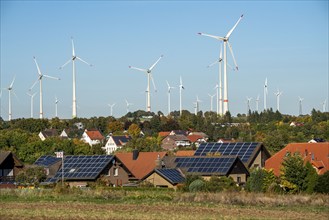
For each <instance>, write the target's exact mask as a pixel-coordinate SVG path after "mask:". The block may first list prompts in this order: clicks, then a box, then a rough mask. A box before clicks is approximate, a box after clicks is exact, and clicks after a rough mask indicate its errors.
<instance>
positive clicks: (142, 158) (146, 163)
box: [115, 150, 167, 182]
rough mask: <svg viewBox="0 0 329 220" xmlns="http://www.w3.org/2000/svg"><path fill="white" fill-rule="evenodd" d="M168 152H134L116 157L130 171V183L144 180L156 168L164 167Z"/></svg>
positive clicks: (118, 154) (119, 154)
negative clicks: (163, 161)
mask: <svg viewBox="0 0 329 220" xmlns="http://www.w3.org/2000/svg"><path fill="white" fill-rule="evenodd" d="M166 155H167V153H166V152H138V150H134V151H133V152H129V153H117V154H116V155H115V156H116V157H117V158H118V160H120V161H121V162H122V163H123V165H124V166H125V167H127V169H128V171H129V181H130V182H136V181H140V180H142V179H143V178H144V177H145V176H146V175H148V174H150V173H151V171H153V170H154V169H156V168H160V167H163V163H162V160H163V158H164V157H165V156H166Z"/></svg>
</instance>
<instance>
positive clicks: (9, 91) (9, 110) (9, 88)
mask: <svg viewBox="0 0 329 220" xmlns="http://www.w3.org/2000/svg"><path fill="white" fill-rule="evenodd" d="M15 78H16V77H14V79H13V81H12V82H11V83H10V85H9V86H8V88H6V89H7V90H8V95H9V96H8V100H9V105H8V113H9V114H8V115H9V116H8V120H9V121H11V118H12V112H11V92H13V93H14V91H13V85H14V82H15ZM14 95H15V93H14Z"/></svg>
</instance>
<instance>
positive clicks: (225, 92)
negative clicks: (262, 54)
mask: <svg viewBox="0 0 329 220" xmlns="http://www.w3.org/2000/svg"><path fill="white" fill-rule="evenodd" d="M242 17H243V15H241V16H240V18H239V20H238V21H237V22H236V23H235V25H234V26H233V28H232V29H231V30H230V31H229V32H228V33H227V34H226V36H225V37H220V36H215V35H210V34H205V33H199V34H200V35H203V36H207V37H211V38H215V39H216V40H220V41H223V44H224V45H223V47H224V57H223V61H224V100H223V102H224V109H223V113H224V114H225V113H226V112H227V111H229V106H228V88H227V86H228V84H227V71H226V69H227V58H226V44H228V46H229V49H230V52H231V55H232V58H233V61H234V65H235V67H236V70H238V65H237V63H236V61H235V58H234V54H233V50H232V46H231V44H230V43H229V38H230V36H231V34H232V32H233V31H234V29H235V28H236V26H237V25H238V24H239V22H240V21H241V19H242Z"/></svg>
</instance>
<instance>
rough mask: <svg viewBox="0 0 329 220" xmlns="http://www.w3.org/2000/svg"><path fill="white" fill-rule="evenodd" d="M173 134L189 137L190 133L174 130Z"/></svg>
mask: <svg viewBox="0 0 329 220" xmlns="http://www.w3.org/2000/svg"><path fill="white" fill-rule="evenodd" d="M171 133H174V134H175V135H185V136H186V135H188V132H187V131H183V130H172V131H171Z"/></svg>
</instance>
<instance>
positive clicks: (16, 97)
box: [11, 90, 19, 101]
mask: <svg viewBox="0 0 329 220" xmlns="http://www.w3.org/2000/svg"><path fill="white" fill-rule="evenodd" d="M11 91H12V93H13V94H14V96H15V97H16V99H17V100H18V101H19V98H18V97H17V95H16V93H15V92H14V90H11Z"/></svg>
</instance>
